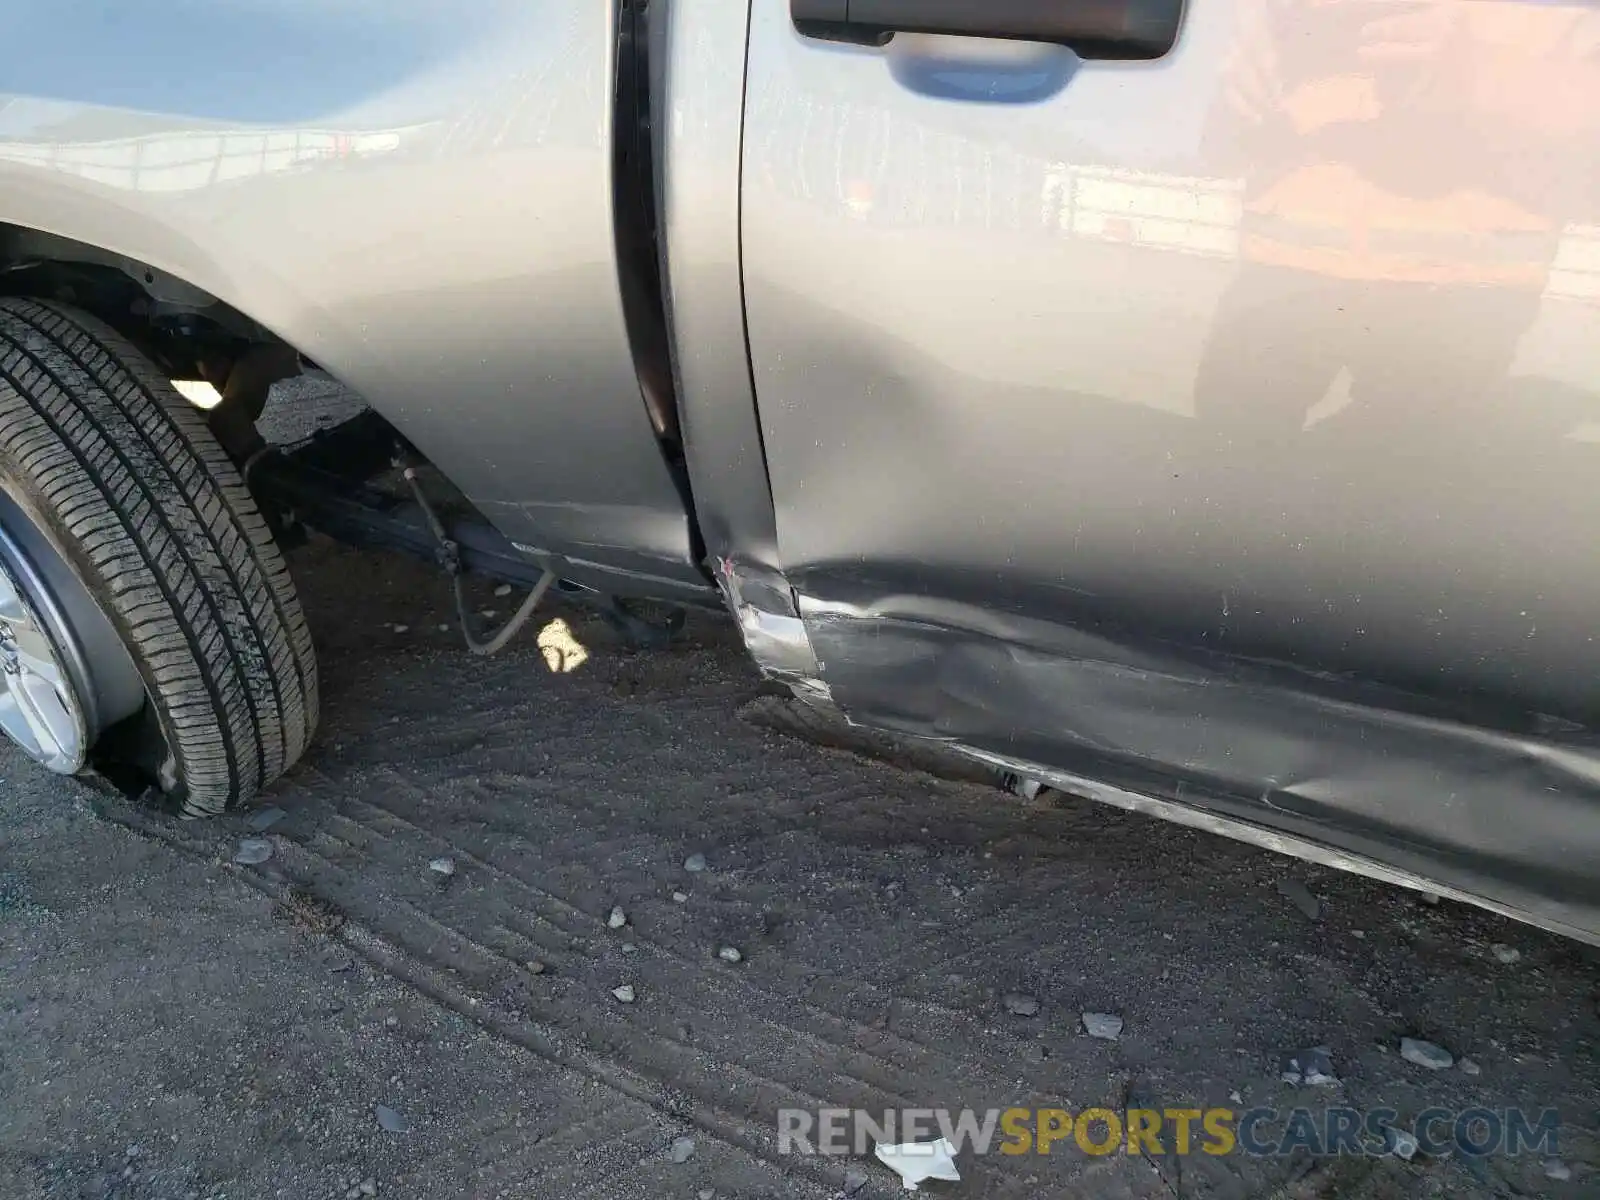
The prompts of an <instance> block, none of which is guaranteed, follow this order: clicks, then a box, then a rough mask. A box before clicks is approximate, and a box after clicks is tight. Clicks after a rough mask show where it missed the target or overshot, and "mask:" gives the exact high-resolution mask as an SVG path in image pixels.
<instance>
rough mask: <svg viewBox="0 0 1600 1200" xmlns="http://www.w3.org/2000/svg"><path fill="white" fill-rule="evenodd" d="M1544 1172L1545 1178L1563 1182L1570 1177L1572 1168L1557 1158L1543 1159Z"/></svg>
mask: <svg viewBox="0 0 1600 1200" xmlns="http://www.w3.org/2000/svg"><path fill="white" fill-rule="evenodd" d="M1544 1173H1545V1177H1546V1178H1547V1179H1554V1180H1555V1181H1556V1182H1557V1183H1564V1182H1566V1181H1567V1180H1568V1179H1571V1178H1572V1168H1571V1167H1569V1166H1567V1164H1566V1163H1564V1162H1562V1161H1561V1160H1560V1159H1559V1158H1547V1159H1545V1160H1544Z"/></svg>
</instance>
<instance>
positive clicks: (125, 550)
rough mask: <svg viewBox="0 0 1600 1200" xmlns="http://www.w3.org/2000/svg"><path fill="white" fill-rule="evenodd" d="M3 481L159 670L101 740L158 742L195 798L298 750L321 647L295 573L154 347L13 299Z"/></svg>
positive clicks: (176, 795) (158, 776) (255, 786)
mask: <svg viewBox="0 0 1600 1200" xmlns="http://www.w3.org/2000/svg"><path fill="white" fill-rule="evenodd" d="M0 483H4V484H5V485H6V486H7V489H8V490H9V491H11V492H12V493H13V495H14V496H15V497H17V498H18V500H19V503H21V504H22V506H23V507H24V508H25V509H26V510H28V512H29V513H30V515H31V517H32V519H33V520H34V521H35V522H37V523H38V524H39V525H40V526H41V527H42V529H43V530H44V532H45V533H46V535H47V536H48V537H49V539H50V541H51V542H52V543H54V545H55V546H56V547H57V549H58V550H59V551H60V552H61V553H62V554H63V556H64V557H66V559H67V560H68V562H69V563H70V564H71V566H72V569H73V571H74V572H75V573H76V574H77V576H78V577H79V579H80V580H81V581H82V582H83V583H84V585H85V586H86V587H87V589H88V591H89V593H90V594H91V595H92V596H93V597H94V599H95V601H96V603H97V604H98V605H99V607H100V608H101V609H102V610H103V611H104V612H105V613H106V615H107V616H108V617H109V618H110V619H111V622H112V624H113V626H114V627H115V629H116V631H117V633H118V635H119V636H120V637H121V639H122V642H123V645H124V646H125V647H126V648H127V650H128V653H129V655H130V656H131V657H132V659H133V661H134V665H135V667H136V668H137V670H138V672H139V675H140V677H141V678H142V679H143V681H144V686H145V692H146V695H147V704H146V711H145V714H144V716H143V719H142V720H140V719H138V718H136V719H135V720H134V721H133V722H124V723H123V725H122V726H120V727H119V728H118V729H116V730H114V731H113V736H109V737H108V738H106V739H105V743H108V744H112V746H111V749H110V750H107V749H106V747H105V746H104V745H103V746H102V749H101V753H102V755H104V754H105V753H111V754H114V755H115V756H116V757H118V758H119V759H121V760H123V761H138V760H143V762H144V764H145V766H146V768H147V769H149V770H150V772H151V774H153V776H154V778H153V779H152V780H151V782H153V783H154V784H156V786H158V787H159V788H160V790H161V791H162V792H164V793H165V794H166V795H167V797H168V798H169V799H170V801H171V802H172V804H173V805H175V806H176V807H177V808H178V809H179V810H180V811H182V812H183V813H185V814H188V815H191V816H206V815H211V814H214V813H219V812H222V811H223V810H225V809H228V808H230V807H233V806H234V805H237V804H241V803H243V802H245V801H247V800H249V799H250V798H251V797H252V796H254V795H255V794H256V792H257V791H259V790H260V789H261V788H262V787H264V786H266V785H267V784H269V783H271V782H272V781H273V780H274V779H276V778H277V777H278V776H279V775H281V774H282V773H283V772H284V771H286V770H288V768H289V767H291V766H292V765H293V764H294V763H295V761H296V760H297V759H299V757H300V755H301V754H302V753H303V752H304V750H305V748H306V743H307V742H308V741H309V739H310V737H311V734H312V731H313V730H314V729H315V727H316V723H317V664H316V658H315V655H314V652H313V650H312V645H311V635H310V632H309V630H308V628H307V626H306V620H305V614H304V613H303V612H302V611H301V608H300V601H299V598H298V597H297V596H296V594H295V589H294V583H293V581H292V580H291V579H290V577H289V573H288V569H287V567H286V566H285V565H284V561H283V556H282V554H281V553H280V552H279V550H278V547H277V545H276V544H275V543H274V542H273V539H272V534H271V531H270V530H269V529H268V527H267V523H266V521H265V519H264V518H263V517H262V515H261V513H260V511H259V510H258V509H257V507H256V505H255V501H254V500H253V499H252V498H251V496H250V493H249V492H248V490H247V489H246V488H245V484H244V480H243V479H242V478H241V476H240V474H239V471H238V469H237V468H236V467H235V466H234V464H233V463H232V462H231V461H230V460H229V458H228V456H227V455H226V454H225V453H224V452H223V450H222V447H221V446H220V445H219V444H218V443H217V440H216V438H215V437H213V436H212V434H211V432H210V431H209V430H208V429H207V428H206V423H205V420H204V418H203V417H202V415H201V414H200V413H199V412H198V411H197V410H196V409H194V408H193V407H191V406H190V405H189V404H188V403H187V402H186V401H185V400H184V399H183V398H182V397H180V396H179V395H178V394H177V392H176V391H175V390H174V389H173V387H172V385H171V383H170V382H169V381H168V380H166V379H165V378H163V377H162V375H161V373H160V372H159V371H158V370H157V369H156V368H155V367H154V366H152V365H151V363H150V362H149V361H148V360H146V359H145V357H144V356H143V355H142V354H140V353H139V352H138V351H137V350H135V349H134V348H133V346H132V345H130V344H129V343H128V342H127V341H126V340H124V339H123V338H122V337H120V336H119V335H118V334H116V333H115V332H113V331H112V330H111V329H109V328H108V327H106V326H105V325H103V324H101V323H100V322H99V321H97V320H95V319H94V318H92V317H90V316H87V315H85V314H84V313H81V312H77V311H75V310H73V309H69V308H65V307H62V306H60V305H55V304H45V303H40V302H36V301H31V300H21V299H3V300H0ZM130 727H132V728H133V732H132V734H131V735H130V732H129V730H130ZM130 743H136V744H130ZM130 749H131V750H132V751H133V753H129V750H130Z"/></svg>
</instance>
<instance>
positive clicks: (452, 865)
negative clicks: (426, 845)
mask: <svg viewBox="0 0 1600 1200" xmlns="http://www.w3.org/2000/svg"><path fill="white" fill-rule="evenodd" d="M428 870H430V871H432V872H433V873H434V874H435V875H443V876H444V877H445V878H446V879H448V878H449V877H450V876H452V875H454V874H455V873H456V860H455V859H453V858H451V857H450V856H449V855H447V854H441V855H440V856H439V857H438V858H435V859H430V860H429V861H428Z"/></svg>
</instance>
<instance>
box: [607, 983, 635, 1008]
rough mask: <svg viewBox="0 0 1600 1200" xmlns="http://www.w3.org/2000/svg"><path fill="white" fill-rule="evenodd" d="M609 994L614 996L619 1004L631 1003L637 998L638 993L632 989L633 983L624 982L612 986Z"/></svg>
mask: <svg viewBox="0 0 1600 1200" xmlns="http://www.w3.org/2000/svg"><path fill="white" fill-rule="evenodd" d="M611 994H612V995H613V996H615V997H616V998H617V1001H618V1003H621V1004H632V1003H633V1002H634V1001H635V1000H637V999H638V998H639V994H638V993H637V992H636V991H634V990H633V984H631V983H625V984H623V985H622V986H621V987H614V988H612V989H611Z"/></svg>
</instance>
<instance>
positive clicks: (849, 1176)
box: [844, 1167, 867, 1196]
mask: <svg viewBox="0 0 1600 1200" xmlns="http://www.w3.org/2000/svg"><path fill="white" fill-rule="evenodd" d="M866 1186H867V1173H866V1172H865V1171H862V1170H860V1169H858V1168H854V1167H852V1168H851V1169H850V1170H848V1171H846V1172H845V1173H844V1194H845V1195H846V1196H854V1195H855V1194H856V1193H857V1192H859V1191H860V1190H861V1189H862V1188H864V1187H866Z"/></svg>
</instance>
